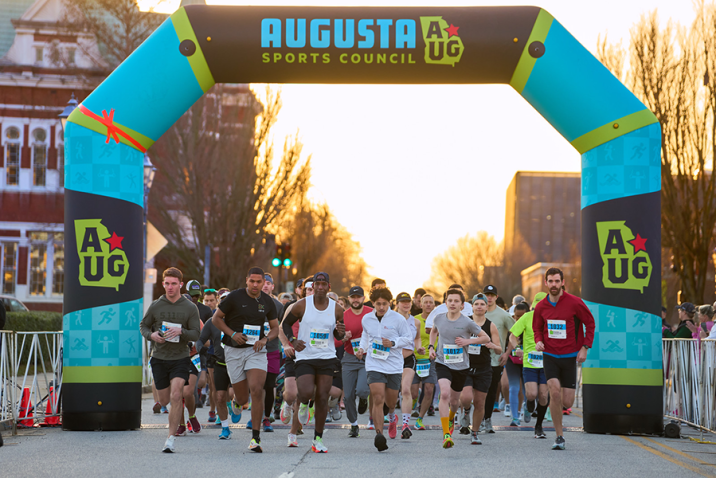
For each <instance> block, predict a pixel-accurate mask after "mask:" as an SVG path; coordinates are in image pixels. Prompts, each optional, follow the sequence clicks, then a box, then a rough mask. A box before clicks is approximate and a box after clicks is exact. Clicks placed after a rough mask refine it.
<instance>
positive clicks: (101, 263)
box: [75, 219, 129, 290]
mask: <svg viewBox="0 0 716 478" xmlns="http://www.w3.org/2000/svg"><path fill="white" fill-rule="evenodd" d="M75 237H76V239H77V253H78V254H79V256H80V274H79V276H80V285H83V286H87V287H109V288H113V289H115V290H119V286H120V285H123V284H124V281H125V280H126V278H127V271H128V270H129V261H128V260H127V255H126V254H125V253H124V250H123V248H122V240H123V239H124V237H122V236H118V235H117V233H116V232H112V234H110V233H109V231H108V230H107V228H106V227H105V226H103V225H102V220H101V219H78V220H76V221H75Z"/></svg>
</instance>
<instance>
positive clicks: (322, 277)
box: [313, 272, 331, 284]
mask: <svg viewBox="0 0 716 478" xmlns="http://www.w3.org/2000/svg"><path fill="white" fill-rule="evenodd" d="M318 281H323V282H328V283H329V284H330V283H331V279H329V278H328V274H326V273H325V272H317V273H315V274H313V282H318Z"/></svg>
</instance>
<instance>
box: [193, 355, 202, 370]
mask: <svg viewBox="0 0 716 478" xmlns="http://www.w3.org/2000/svg"><path fill="white" fill-rule="evenodd" d="M191 363H193V364H194V368H196V371H197V372H201V357H199V354H196V355H193V356H192V357H191Z"/></svg>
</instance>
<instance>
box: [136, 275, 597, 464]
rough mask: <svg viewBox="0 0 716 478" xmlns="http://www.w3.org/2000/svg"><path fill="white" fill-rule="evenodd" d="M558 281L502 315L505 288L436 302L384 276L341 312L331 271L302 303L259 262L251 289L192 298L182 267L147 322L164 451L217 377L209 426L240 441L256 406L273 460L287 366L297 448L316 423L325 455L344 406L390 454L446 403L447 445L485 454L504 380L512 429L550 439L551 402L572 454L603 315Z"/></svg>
mask: <svg viewBox="0 0 716 478" xmlns="http://www.w3.org/2000/svg"><path fill="white" fill-rule="evenodd" d="M545 285H546V287H547V288H548V290H549V293H539V294H537V296H536V297H535V298H534V301H533V303H532V307H530V305H529V304H528V303H526V302H519V303H517V304H514V305H513V307H512V308H511V309H510V312H507V311H506V310H504V309H502V308H501V307H498V306H497V301H498V295H497V290H496V288H495V287H494V286H492V285H488V286H486V287H485V288H484V289H483V291H482V292H480V293H478V294H475V295H474V296H473V297H472V300H471V301H468V300H466V297H465V292H464V290H463V289H462V287H461V286H460V285H459V284H453V285H452V286H451V287H450V288H448V290H447V291H446V292H445V293H444V295H443V297H442V298H441V299H442V303H441V304H440V305H438V306H437V307H436V304H437V301H436V299H435V298H434V297H433V296H432V295H430V294H427V293H425V291H422V290H421V294H420V296H419V297H418V298H417V299H419V300H417V299H416V298H415V297H411V296H410V294H408V293H406V292H401V293H399V294H398V295H397V296H395V297H394V296H393V294H392V292H391V291H390V290H389V289H388V288H387V286H386V283H385V281H382V280H380V279H376V280H374V281H373V283H372V284H371V289H370V291H369V293H368V294H367V297H366V294H365V292H364V290H363V289H362V288H361V287H360V286H353V287H352V288H351V289H350V291H349V295H348V297H347V298H342V299H341V300H340V303H339V302H338V301H337V300H338V299H339V298H338V297H337V296H336V295H335V293H334V292H331V283H330V277H329V275H328V273H326V272H318V273H316V274H314V275H313V276H311V277H309V278H307V279H305V280H302V281H300V282H299V284H298V286H297V287H296V295H297V298H296V299H295V300H288V297H285V296H283V294H282V296H281V299H282V300H278V298H276V297H274V296H273V295H272V291H273V279H272V277H271V275H270V274H267V273H265V272H264V271H263V270H262V269H261V268H258V267H253V268H251V269H250V270H249V271H248V273H247V276H246V286H245V287H243V288H240V289H237V290H233V291H228V290H223V291H222V290H220V291H216V290H214V289H205V290H203V291H202V288H201V286H200V284H199V283H198V282H196V281H190V282H189V283H188V284H187V291H188V293H189V298H187V297H185V296H183V295H182V293H181V289H182V286H183V276H182V273H181V271H179V270H178V269H176V268H173V267H172V268H169V269H167V270H165V271H164V273H163V286H164V289H165V294H164V295H163V296H162V297H161V298H160V299H158V300H156V301H155V302H154V303H152V305H151V306H150V307H149V309H148V310H147V313H146V314H145V316H144V318H143V320H142V322H141V325H140V329H141V332H142V334H143V335H144V337H145V338H146V339H147V340H150V341H151V342H152V352H151V360H150V365H151V370H152V374H153V377H154V384H155V387H156V395H155V396H156V402H157V403H156V404H155V407H154V411H155V413H159V411H160V410H164V409H166V408H165V407H168V408H169V410H168V413H169V436H168V437H167V439H166V442H165V444H164V447H163V449H162V451H164V452H166V453H173V452H174V450H175V439H176V437H177V436H182V435H184V434H186V430H187V428H189V429H190V430H191V431H192V432H194V433H198V432H199V431H200V430H201V425H200V423H199V421H198V420H197V419H196V415H195V414H196V399H195V396H196V393H197V388H203V387H204V383H203V382H202V381H203V380H204V377H207V379H208V382H209V385H210V390H211V392H210V396H211V410H210V416H209V419H210V421H214V420H216V422H217V423H220V425H221V432H220V434H219V438H220V439H229V438H231V430H230V428H229V425H230V423H231V422H233V423H238V422H239V421H240V420H241V416H242V413H243V412H244V409H245V407H246V406H247V404H249V403H251V407H250V412H251V419H250V420H249V422H248V423H247V428H250V429H251V430H252V438H251V441H250V443H249V449H250V450H252V451H254V452H258V453H261V452H262V451H263V450H262V446H261V435H260V431H261V427H262V426H263V428H264V431H273V428H272V427H271V419H270V417H271V412H272V410H273V404H274V398H275V392H274V390H275V385H276V378H277V376H278V375H279V373H280V370H281V367H282V365H281V362H282V358H283V373H284V382H283V397H282V398H283V400H282V404H281V407H280V413H279V418H280V420H281V421H282V422H283V423H284V424H286V425H288V424H290V425H291V428H290V431H289V433H288V446H289V447H297V446H298V435H300V434H303V427H304V426H305V425H307V424H308V423H309V422H310V421H311V420H313V421H314V422H315V424H314V435H313V440H312V450H313V451H314V452H316V453H326V452H327V451H328V448H327V446H326V444H325V443H324V440H323V433H324V429H325V423H326V421H331V420H339V419H341V417H342V412H341V406H340V403H341V398H342V402H343V406H344V407H345V412H346V415H347V418H348V421H349V422H350V430H349V432H348V437H350V438H358V437H359V436H360V431H361V430H360V427H359V425H358V415H359V414H363V413H365V412H366V411H367V410H369V411H370V413H369V420H368V424H367V426H366V427H365V428H366V429H367V430H373V431H374V432H375V436H374V445H375V447H376V449H377V450H378V451H384V450H387V449H388V438H390V439H395V438H396V437H397V435H398V430H399V429H400V436H401V439H406V440H407V439H410V437H411V436H412V430H425V428H426V427H425V425H424V424H423V419H424V417H425V415H426V413H430V412H431V408H432V404H433V399H434V396H435V395H437V396H439V402H438V406H437V409H438V412H439V416H440V422H441V425H442V446H443V448H451V447H452V446H454V445H455V442H454V441H453V433H454V430H455V428H456V427H457V428H458V429H459V432H460V433H462V434H466V435H467V434H469V435H470V442H471V443H472V444H474V445H480V444H481V443H482V442H481V440H480V437H479V434H480V433H495V430H494V428H493V426H492V420H491V417H492V413H493V410H494V406H495V400H496V397H497V394H498V391H499V390H500V384H501V380H502V375H503V371H505V372H506V374H507V378H508V382H509V387H508V388H509V391H508V393H503V395H505V397H504V398H505V400H506V401H509V403H510V404H511V405H512V407H511V409H509V413H510V414H511V416H512V422H511V425H512V426H520V424H521V418H520V417H522V419H524V421H525V422H529V421H530V420H531V418H532V417H533V415H536V423H535V426H534V436H535V438H542V439H544V438H546V435H545V433H544V431H543V428H542V423H543V420H544V419H545V414H546V413H547V411H548V407H549V410H550V411H551V416H552V420H553V423H554V427H555V431H556V435H557V436H556V439H555V442H554V444H553V445H552V449H554V450H564V449H565V440H564V436H563V428H562V413H563V410H565V409H568V408H569V407H571V406H572V404H573V402H574V397H575V390H576V387H577V364H578V363H582V362H584V360H586V357H587V352H588V350H589V348H591V346H592V341H593V339H594V318H593V317H592V314H591V313H590V311H589V309H588V308H587V307H586V305H585V304H584V302H583V301H582V300H581V299H579V298H578V297H575V296H573V295H571V294H569V293H567V292H566V291H565V290H564V275H563V273H562V271H561V270H559V269H556V268H552V269H549V270H548V271H547V272H546V274H545ZM202 295H203V300H202V301H199V300H198V299H199V298H200V297H201V296H202ZM416 295H417V294H416ZM366 299H368V300H366ZM202 302H203V303H202ZM202 356H206V357H207V359H206V360H204V361H203V363H202ZM206 370H208V373H207V372H206ZM522 384H523V385H524V387H522ZM522 390H523V391H524V400H523V405H522V406H520V399H521V397H520V395H521V393H520V392H521V391H522ZM200 400H201V398H200ZM185 407H186V409H187V411H188V414H189V416H188V421H187V422H186V423H185V422H184V418H183V417H184V415H183V413H184V408H185ZM214 410H215V412H214ZM460 411H461V413H460ZM507 411H508V410H507V406H506V412H507ZM471 413H472V417H471V415H470V414H471ZM216 415H218V417H216ZM459 415H461V416H462V418H461V419H458V416H459ZM411 417H412V418H416V421H415V423H414V425H413V426H412V427H411V422H410V420H411ZM384 425H387V436H388V438H386V433H385V426H384Z"/></svg>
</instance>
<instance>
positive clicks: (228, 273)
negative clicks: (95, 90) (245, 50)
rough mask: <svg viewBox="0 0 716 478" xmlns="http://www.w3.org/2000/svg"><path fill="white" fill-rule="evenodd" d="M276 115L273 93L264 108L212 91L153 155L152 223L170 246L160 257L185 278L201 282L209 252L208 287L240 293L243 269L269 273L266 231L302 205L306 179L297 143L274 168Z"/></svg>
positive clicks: (236, 90)
mask: <svg viewBox="0 0 716 478" xmlns="http://www.w3.org/2000/svg"><path fill="white" fill-rule="evenodd" d="M280 108H281V98H280V93H279V92H273V91H270V90H268V89H267V93H266V97H265V98H264V104H263V107H262V105H261V103H260V102H259V101H257V99H256V97H255V96H254V94H253V93H252V92H251V91H250V90H249V89H248V86H246V85H216V86H214V87H213V88H212V89H211V90H210V91H209V92H208V93H207V94H206V95H204V97H202V98H201V99H200V100H199V101H197V103H196V104H194V106H192V107H191V108H190V109H189V111H187V113H186V114H185V115H184V116H182V118H181V119H180V120H179V121H178V122H177V123H176V124H175V125H174V126H172V127H171V128H170V129H169V130H168V131H167V132H166V133H165V134H164V136H162V138H161V139H160V140H159V141H158V142H157V144H156V145H155V146H154V147H153V151H154V154H153V155H152V160H153V162H154V163H155V164H156V166H157V169H158V174H157V179H156V182H155V186H153V187H152V190H151V199H150V203H151V204H152V208H151V209H150V215H151V216H150V217H151V218H152V220H153V222H154V223H155V224H156V225H157V228H158V229H159V230H160V231H161V232H162V233H163V234H164V235H166V236H167V237H168V239H169V245H168V246H167V247H166V249H165V250H164V251H163V253H164V254H165V255H166V256H168V258H169V259H170V260H171V261H172V262H173V263H175V264H180V265H181V266H182V267H183V268H184V269H185V270H186V272H187V276H191V277H202V276H203V257H204V249H205V247H206V246H207V245H209V244H210V245H211V246H212V248H213V260H212V262H211V277H212V284H213V285H217V286H225V287H230V288H233V287H240V286H241V285H242V283H243V278H244V277H245V274H246V271H247V270H248V268H249V267H251V266H252V265H259V266H263V267H264V268H267V267H268V265H269V260H270V258H271V257H272V256H273V251H272V244H271V241H270V240H269V236H268V232H267V231H269V230H270V229H272V228H276V227H277V226H279V225H280V224H281V223H282V222H283V221H285V220H286V218H287V216H288V214H289V213H290V212H291V211H292V208H293V206H295V205H297V204H300V203H301V201H302V200H303V198H304V197H305V194H306V191H307V189H308V182H309V178H310V158H309V159H307V160H302V159H301V148H302V145H301V143H300V142H299V141H298V140H297V139H296V138H295V137H294V138H287V139H286V141H285V143H284V148H283V154H282V155H281V157H280V160H279V161H278V164H277V165H275V164H274V162H273V160H272V158H273V149H274V147H273V142H272V141H271V139H270V138H271V134H270V132H271V127H272V126H273V124H274V122H275V121H276V116H277V115H278V112H279V110H280ZM257 118H258V119H257Z"/></svg>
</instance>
